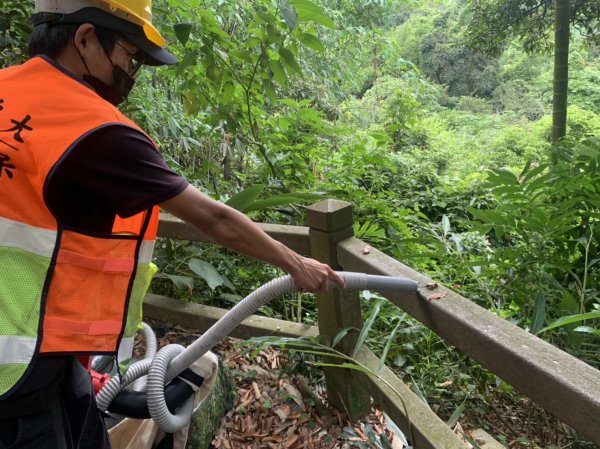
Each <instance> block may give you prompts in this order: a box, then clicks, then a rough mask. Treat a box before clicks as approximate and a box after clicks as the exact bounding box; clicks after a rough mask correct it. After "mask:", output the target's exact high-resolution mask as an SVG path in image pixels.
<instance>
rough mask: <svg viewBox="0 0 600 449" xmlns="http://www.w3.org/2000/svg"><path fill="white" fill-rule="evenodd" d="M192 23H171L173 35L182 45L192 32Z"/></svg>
mask: <svg viewBox="0 0 600 449" xmlns="http://www.w3.org/2000/svg"><path fill="white" fill-rule="evenodd" d="M192 27H193V24H191V23H187V22H183V23H176V24H175V25H173V29H174V30H175V36H176V37H177V40H178V41H179V42H181V44H182V45H185V44H186V43H187V41H188V40H189V38H190V33H191V32H192Z"/></svg>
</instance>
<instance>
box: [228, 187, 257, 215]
mask: <svg viewBox="0 0 600 449" xmlns="http://www.w3.org/2000/svg"><path fill="white" fill-rule="evenodd" d="M264 189H265V186H264V184H255V185H253V186H250V187H248V188H247V189H244V190H242V191H241V192H239V193H237V194H235V195H234V196H232V197H231V198H229V200H227V201H226V202H225V204H227V205H228V206H229V207H233V208H234V209H236V210H239V211H244V210H245V209H246V208H247V207H248V206H249V205H250V203H252V202H253V201H254V200H256V198H258V196H259V195H260V194H261V193H262V191H263V190H264Z"/></svg>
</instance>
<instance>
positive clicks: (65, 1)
mask: <svg viewBox="0 0 600 449" xmlns="http://www.w3.org/2000/svg"><path fill="white" fill-rule="evenodd" d="M35 12H36V13H41V12H43V13H52V14H56V17H54V18H50V19H48V18H46V19H43V20H42V21H41V22H35V21H34V25H38V24H40V23H47V22H50V23H65V24H66V23H69V24H78V23H88V22H89V23H92V24H94V25H97V26H101V27H105V28H109V29H112V30H116V31H119V32H121V33H123V34H124V35H125V36H126V37H127V38H128V39H130V40H131V41H132V42H133V43H134V44H135V45H136V46H137V47H138V49H139V50H140V52H141V54H142V56H143V57H144V61H143V62H145V63H146V64H148V65H161V64H175V63H176V62H177V58H176V57H175V56H173V55H172V54H171V53H169V52H168V51H167V50H166V49H165V46H166V41H165V39H164V38H163V37H162V36H161V34H160V32H159V31H158V30H157V29H156V27H155V26H154V25H153V24H152V0H35Z"/></svg>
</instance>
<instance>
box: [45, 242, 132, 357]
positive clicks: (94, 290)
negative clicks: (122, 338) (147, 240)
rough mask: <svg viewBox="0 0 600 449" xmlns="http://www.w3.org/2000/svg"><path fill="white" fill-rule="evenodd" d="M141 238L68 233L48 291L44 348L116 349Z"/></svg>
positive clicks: (69, 350)
mask: <svg viewBox="0 0 600 449" xmlns="http://www.w3.org/2000/svg"><path fill="white" fill-rule="evenodd" d="M137 243H138V239H137V238H136V237H126V236H115V237H97V236H89V235H83V234H79V233H76V232H73V231H64V232H63V233H62V235H61V243H60V248H59V249H58V253H57V257H56V263H55V266H54V271H53V274H52V280H51V282H50V288H49V290H48V296H47V302H46V309H45V316H44V324H43V339H42V346H41V352H46V353H47V352H72V353H81V352H88V353H97V352H114V351H116V349H117V346H118V344H117V340H118V337H119V335H120V334H121V331H122V328H123V323H124V321H125V309H126V305H127V302H128V294H129V291H130V284H131V282H132V275H133V272H134V268H135V266H136V257H135V255H136V248H137Z"/></svg>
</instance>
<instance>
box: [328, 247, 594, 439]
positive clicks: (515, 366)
mask: <svg viewBox="0 0 600 449" xmlns="http://www.w3.org/2000/svg"><path fill="white" fill-rule="evenodd" d="M364 246H365V244H364V242H362V241H360V240H358V239H356V238H349V239H346V240H344V241H343V242H340V244H339V245H338V261H339V263H340V265H341V266H342V267H343V269H344V270H347V271H359V272H365V273H370V274H378V275H385V276H402V277H408V278H411V279H414V280H416V281H418V282H419V285H420V287H421V288H420V290H419V294H397V293H391V292H389V293H388V292H386V293H384V296H385V297H386V298H388V299H389V300H390V301H392V302H393V303H394V304H396V305H397V306H398V307H400V308H402V309H403V310H405V311H406V312H407V313H409V314H410V315H411V316H413V317H414V318H416V319H417V320H419V321H420V322H421V323H423V324H424V325H426V326H427V327H429V328H430V329H431V330H433V331H434V332H435V333H436V334H438V335H439V336H440V337H442V338H443V339H444V340H446V341H447V342H449V343H451V344H452V345H454V346H455V347H456V348H458V349H460V350H461V351H463V352H464V353H466V354H467V355H468V356H469V357H471V358H473V359H474V360H476V361H477V362H479V363H480V364H481V365H483V366H484V367H485V368H487V369H489V370H490V371H492V372H493V373H495V374H496V375H497V376H498V377H500V378H501V379H502V380H504V381H506V382H507V383H508V384H510V385H512V386H513V387H514V388H516V389H517V390H518V391H520V392H521V393H523V394H524V395H526V396H528V397H529V398H531V399H532V400H533V401H535V402H536V403H537V404H539V405H540V406H541V407H543V408H544V409H546V410H547V411H549V412H550V413H552V414H553V415H554V416H556V417H557V418H559V419H560V420H562V421H564V422H565V423H567V424H569V425H570V426H571V427H573V428H574V429H576V430H577V431H579V432H581V433H582V434H583V435H584V436H586V437H587V438H589V439H590V440H591V441H593V442H594V443H595V444H597V445H600V371H598V370H597V369H595V368H593V367H591V366H590V365H587V364H586V363H584V362H582V361H581V360H579V359H577V358H575V357H573V356H571V355H569V354H567V353H566V352H564V351H561V350H560V349H558V348H556V347H555V346H552V345H551V344H549V343H547V342H545V341H543V340H542V339H540V338H538V337H536V336H535V335H532V334H530V333H528V332H526V331H525V330H523V329H521V328H519V327H517V326H515V325H513V324H511V323H509V322H508V321H506V320H504V319H502V318H500V317H498V316H496V315H494V314H492V313H490V312H489V311H487V310H485V309H484V308H482V307H480V306H478V305H477V304H475V303H473V302H471V301H469V300H467V299H466V298H463V297H462V296H460V295H458V294H456V293H454V292H453V291H451V290H448V289H446V288H445V287H443V286H438V287H437V288H435V289H434V290H430V289H427V288H426V286H427V285H430V286H431V285H432V284H434V283H435V282H434V281H433V280H432V279H430V278H428V277H427V276H425V275H423V274H420V273H419V272H417V271H414V270H412V269H411V268H409V267H407V266H406V265H404V264H402V263H400V262H398V261H397V260H395V259H393V258H391V257H389V256H387V255H385V254H383V253H382V252H380V251H377V250H374V249H373V250H371V251H370V252H369V253H368V254H364V252H363V248H364ZM440 296H441V297H440ZM435 298H439V299H435Z"/></svg>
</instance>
